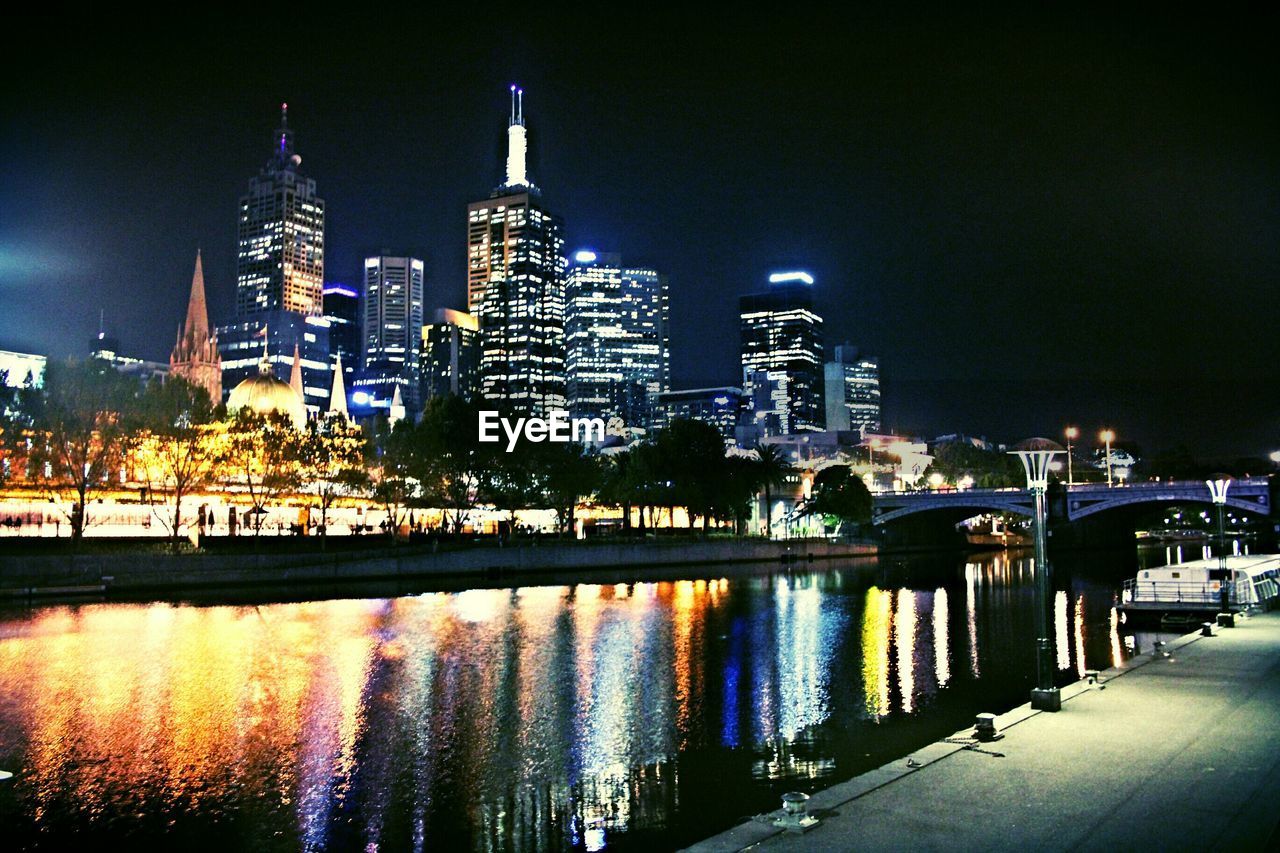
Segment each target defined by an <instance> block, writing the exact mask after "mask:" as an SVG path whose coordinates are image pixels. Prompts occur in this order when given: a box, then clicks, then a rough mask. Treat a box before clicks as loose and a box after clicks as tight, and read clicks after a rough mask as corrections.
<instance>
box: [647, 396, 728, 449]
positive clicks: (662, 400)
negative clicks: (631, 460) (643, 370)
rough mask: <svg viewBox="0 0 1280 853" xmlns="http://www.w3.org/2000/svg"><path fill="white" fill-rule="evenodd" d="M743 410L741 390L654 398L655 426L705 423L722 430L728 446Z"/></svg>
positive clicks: (721, 432)
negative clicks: (679, 421) (683, 420)
mask: <svg viewBox="0 0 1280 853" xmlns="http://www.w3.org/2000/svg"><path fill="white" fill-rule="evenodd" d="M742 409H743V394H742V389H741V388H736V387H730V386H725V387H718V388H687V389H682V390H679V391H663V392H660V393H658V394H655V395H654V402H653V410H654V419H653V425H654V427H655V428H662V427H665V426H668V425H669V424H670V423H671V422H672V421H674V420H676V419H677V418H688V419H689V420H695V421H703V422H705V423H709V424H711V425H712V426H714V427H715V428H716V429H718V430H720V434H721V435H722V436H724V440H725V444H726V445H732V444H733V443H734V438H735V429H736V427H737V425H738V418H739V416H740V414H741V412H742Z"/></svg>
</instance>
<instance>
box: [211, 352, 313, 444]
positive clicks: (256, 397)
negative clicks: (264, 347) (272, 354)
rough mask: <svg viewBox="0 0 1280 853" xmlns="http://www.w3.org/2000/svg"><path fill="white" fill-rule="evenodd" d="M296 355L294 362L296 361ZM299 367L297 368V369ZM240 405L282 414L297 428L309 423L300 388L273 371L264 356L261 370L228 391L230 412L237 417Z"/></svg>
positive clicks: (242, 407)
mask: <svg viewBox="0 0 1280 853" xmlns="http://www.w3.org/2000/svg"><path fill="white" fill-rule="evenodd" d="M296 361H297V360H296V359H295V363H296ZM299 371H300V368H295V373H297V372H299ZM241 409H248V410H249V411H252V412H256V413H257V414H259V415H271V414H282V415H285V416H286V417H287V418H288V419H289V423H291V424H292V425H293V427H294V428H295V429H302V428H303V427H304V426H306V424H307V407H306V404H305V403H304V401H303V399H302V395H301V394H299V393H298V390H297V388H296V387H295V386H294V385H291V384H290V383H288V382H283V381H281V380H279V379H277V378H276V377H275V376H274V375H272V370H271V362H270V361H268V360H267V359H265V358H264V359H262V360H261V361H260V362H259V364H258V372H257V373H255V374H254V375H252V376H249V377H246V378H245V379H244V380H242V381H241V382H239V383H237V384H236V386H235V387H234V388H232V389H231V392H230V393H229V394H228V395H227V414H228V415H230V416H231V417H233V418H234V417H235V416H236V415H237V414H239V412H240V410H241Z"/></svg>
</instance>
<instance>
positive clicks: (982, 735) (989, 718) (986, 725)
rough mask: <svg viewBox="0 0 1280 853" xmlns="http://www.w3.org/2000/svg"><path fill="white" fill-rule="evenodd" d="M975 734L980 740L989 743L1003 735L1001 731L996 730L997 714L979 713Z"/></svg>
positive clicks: (974, 729) (974, 728)
mask: <svg viewBox="0 0 1280 853" xmlns="http://www.w3.org/2000/svg"><path fill="white" fill-rule="evenodd" d="M973 735H974V737H976V738H977V739H978V740H980V741H983V742H988V743H989V742H990V741H993V740H999V739H1000V738H1001V737H1003V735H1001V734H1000V732H998V731H996V715H995V714H979V715H978V719H977V721H976V722H974V724H973Z"/></svg>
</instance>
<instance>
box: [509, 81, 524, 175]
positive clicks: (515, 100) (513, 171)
mask: <svg viewBox="0 0 1280 853" xmlns="http://www.w3.org/2000/svg"><path fill="white" fill-rule="evenodd" d="M527 150H528V142H527V140H526V139H525V129H524V89H521V88H520V87H519V86H517V85H516V84H515V83H512V84H511V124H510V125H509V126H508V127H507V182H506V184H505V186H509V187H527V186H529V177H528V175H527V174H526V168H527V167H526V163H525V155H526V152H527Z"/></svg>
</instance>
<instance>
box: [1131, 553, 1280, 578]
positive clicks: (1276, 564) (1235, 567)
mask: <svg viewBox="0 0 1280 853" xmlns="http://www.w3.org/2000/svg"><path fill="white" fill-rule="evenodd" d="M1216 568H1218V558H1217V557H1209V558H1208V559H1204V560H1190V561H1188V562H1186V563H1173V564H1172V565H1168V566H1152V567H1151V568H1149V569H1143V571H1144V572H1155V571H1163V570H1169V571H1182V570H1184V569H1216ZM1227 568H1228V569H1231V570H1232V571H1236V572H1245V573H1246V574H1248V575H1250V576H1255V575H1260V574H1262V573H1263V572H1266V571H1270V570H1271V569H1280V554H1235V555H1232V556H1230V557H1227Z"/></svg>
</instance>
